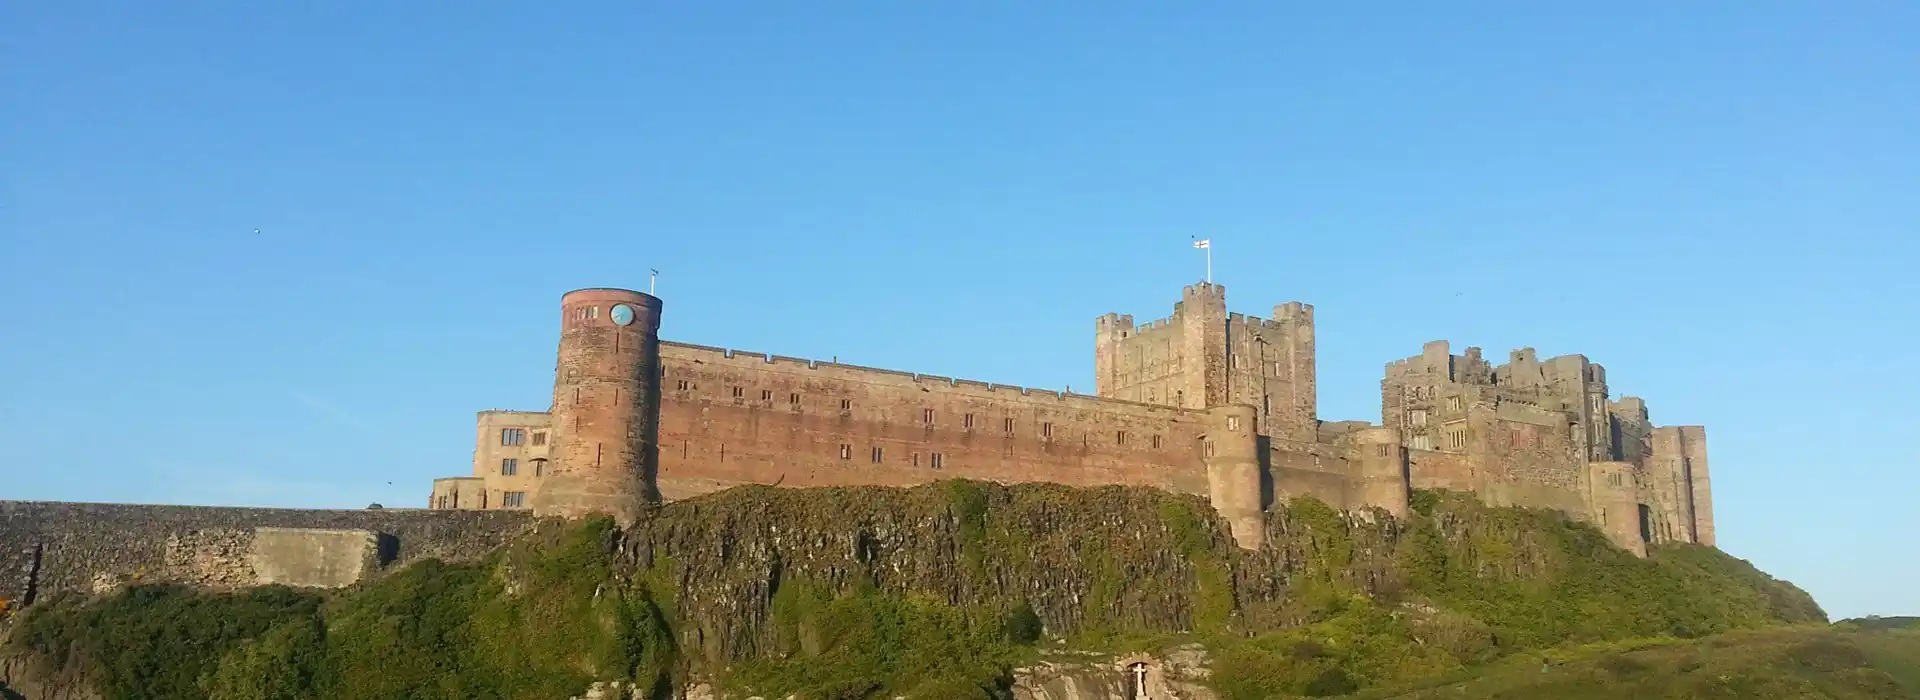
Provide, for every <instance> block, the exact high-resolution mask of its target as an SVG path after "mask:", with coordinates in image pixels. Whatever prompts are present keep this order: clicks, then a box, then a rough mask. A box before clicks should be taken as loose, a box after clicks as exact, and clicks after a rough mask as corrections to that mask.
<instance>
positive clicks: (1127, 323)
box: [429, 283, 1713, 552]
mask: <svg viewBox="0 0 1920 700" xmlns="http://www.w3.org/2000/svg"><path fill="white" fill-rule="evenodd" d="M562 306H563V310H562V316H563V319H562V326H563V334H562V340H561V345H560V352H561V358H560V361H559V362H558V363H557V367H556V373H555V375H556V376H555V395H554V406H553V410H552V411H551V412H532V411H485V412H482V413H481V414H480V415H479V420H478V423H477V427H478V430H477V438H478V442H477V443H476V447H475V450H474V468H473V473H472V475H471V476H463V477H450V478H446V479H439V480H436V481H435V483H434V487H433V492H432V495H431V497H430V501H429V504H430V507H432V508H435V509H457V510H466V509H509V510H511V509H519V508H527V507H532V508H534V509H535V510H536V511H541V512H547V513H550V514H557V515H577V514H579V513H583V512H612V513H614V514H615V515H620V516H625V515H627V514H628V513H630V512H631V509H630V508H629V507H626V506H621V507H613V506H610V505H607V504H608V503H612V502H613V501H618V500H621V499H633V501H634V502H635V503H638V502H642V501H651V500H657V499H667V500H677V499H684V498H689V497H693V496H697V495H700V494H704V493H711V492H713V491H717V490H720V489H725V488H729V487H732V486H736V485H742V484H766V485H776V486H787V487H812V486H850V485H895V486H909V485H914V484H920V483H926V482H930V481H935V480H939V479H948V478H969V479H981V480H989V481H997V482H1003V483H1013V482H1030V481H1041V482H1054V483H1062V484H1069V485H1080V486H1095V485H1107V484H1125V485H1144V486H1153V487H1157V488H1161V489H1165V490H1168V491H1173V492H1178V493H1189V494H1195V495H1201V496H1206V497H1208V498H1209V499H1210V500H1211V501H1212V503H1213V504H1214V507H1215V508H1216V509H1218V510H1219V511H1220V512H1221V514H1222V516H1223V517H1224V518H1226V520H1227V521H1228V522H1229V523H1230V524H1232V525H1233V530H1234V536H1235V539H1236V540H1238V541H1239V542H1240V543H1241V544H1242V546H1246V547H1255V546H1257V543H1258V542H1259V541H1260V540H1261V533H1260V532H1259V528H1260V527H1261V525H1260V523H1261V522H1262V521H1261V513H1263V512H1264V511H1265V510H1266V508H1267V507H1268V506H1269V505H1271V504H1272V503H1274V502H1275V501H1277V500H1285V499H1289V498H1295V497H1299V496H1313V497H1315V498H1317V499H1319V500H1321V501H1324V502H1326V503H1328V504H1330V505H1333V506H1335V507H1338V508H1343V509H1348V510H1364V509H1370V508H1380V509H1384V510H1386V511H1388V512H1391V513H1394V514H1403V513H1404V512H1405V510H1406V508H1407V503H1408V494H1409V490H1410V489H1413V488H1439V489H1453V490H1459V491H1467V492H1473V493H1476V494H1479V495H1480V496H1481V497H1482V498H1484V499H1485V500H1487V501H1488V502H1491V503H1494V504H1496V505H1520V506H1535V507H1546V508H1555V509H1559V510H1562V511H1564V512H1566V513H1568V514H1569V515H1570V516H1571V517H1574V518H1576V519H1581V520H1587V521H1591V522H1594V523H1595V524H1596V525H1598V526H1600V527H1601V529H1603V530H1604V531H1606V532H1607V533H1608V534H1609V536H1610V537H1612V538H1613V539H1614V540H1615V541H1616V543H1618V544H1620V545H1621V546H1622V547H1624V548H1627V549H1629V550H1632V551H1635V552H1644V550H1645V544H1646V543H1649V542H1700V543H1704V544H1712V543H1713V535H1712V533H1713V525H1712V506H1711V497H1710V490H1709V489H1708V483H1707V471H1706V447H1705V444H1706V443H1705V434H1704V431H1703V429H1701V428H1699V427H1698V426H1682V427H1672V428H1665V427H1654V426H1652V425H1651V423H1649V422H1648V421H1647V418H1646V410H1645V404H1644V403H1643V402H1642V401H1641V400H1640V399H1637V398H1633V397H1621V398H1620V399H1619V400H1618V401H1610V400H1609V396H1608V389H1607V384H1606V372H1605V370H1604V368H1602V367H1601V366H1600V365H1598V364H1594V363H1591V362H1589V361H1587V359H1586V358H1584V357H1582V356H1578V355H1570V356H1563V357H1556V358H1551V359H1548V360H1546V361H1545V362H1541V361H1539V360H1537V359H1536V358H1535V357H1534V351H1533V350H1532V349H1522V350H1518V351H1515V352H1514V353H1513V354H1512V356H1511V358H1510V360H1509V362H1508V363H1506V364H1502V365H1498V366H1495V365H1492V364H1490V363H1488V362H1486V361H1485V360H1484V359H1482V358H1481V357H1480V354H1479V353H1480V351H1479V349H1477V348H1472V349H1469V350H1468V351H1467V354H1466V355H1465V356H1454V355H1451V354H1450V352H1449V350H1448V345H1447V344H1446V343H1445V342H1444V341H1441V342H1435V343H1429V344H1428V345H1427V347H1426V348H1425V350H1424V351H1423V353H1422V354H1421V355H1419V356H1416V357H1413V358H1409V359H1406V360H1400V361H1396V362H1393V363H1391V364H1389V365H1388V366H1387V373H1386V378H1385V379H1384V380H1383V381H1382V383H1381V396H1382V423H1381V424H1380V425H1372V424H1368V423H1365V422H1361V421H1345V422H1327V421H1322V420H1320V418H1319V415H1318V408H1317V394H1316V382H1315V369H1314V362H1315V349H1314V317H1313V307H1312V306H1310V305H1306V304H1302V303H1299V302H1289V303H1285V304H1280V305H1277V306H1275V307H1273V315H1272V317H1271V318H1266V319H1263V318H1258V317H1253V316H1246V315H1243V314H1239V313H1231V312H1229V311H1228V310H1227V302H1226V289H1225V288H1224V287H1222V286H1220V285H1216V284H1211V283H1201V284H1195V285H1191V286H1188V287H1186V288H1185V289H1183V290H1182V293H1181V298H1180V301H1179V302H1178V303H1176V304H1175V305H1174V308H1173V314H1172V315H1171V316H1169V317H1167V318H1164V319H1160V320H1155V321H1150V322H1147V323H1135V322H1134V319H1133V317H1131V316H1127V315H1121V314H1107V315H1105V316H1102V317H1100V318H1099V319H1097V320H1096V322H1095V339H1094V368H1095V377H1096V382H1095V393H1094V395H1083V394H1072V393H1066V392H1058V391H1049V390H1038V389H1029V388H1024V387H1017V386H1009V385H1004V384H994V383H990V382H982V381H975V380H969V379H954V378H950V377H940V376H933V375H924V374H916V373H910V372H900V371H894V370H885V369H876V368H871V367H862V366H857V365H849V364H842V363H839V362H823V361H818V360H808V359H802V358H795V357H785V356H780V355H769V354H764V353H758V352H745V351H739V350H731V349H726V348H717V347H709V346H702V345H693V344H687V343H679V342H671V341H664V340H659V339H658V338H657V335H656V332H655V329H656V328H657V327H658V324H659V322H660V319H661V304H660V300H658V299H656V298H654V297H652V296H650V295H645V294H640V293H638V292H628V291H625V290H606V289H589V290H580V291H576V292H571V293H569V294H567V295H566V296H565V297H564V298H563V302H562ZM549 445H566V446H568V447H566V448H565V449H566V451H565V452H564V453H561V452H558V451H557V450H559V449H560V448H557V447H556V448H549V447H548V446H549ZM549 449H553V450H556V451H554V452H549ZM554 474H580V475H586V476H585V477H584V478H587V479H588V482H586V483H590V484H599V485H601V486H595V487H594V488H596V489H598V490H597V491H594V492H593V494H594V495H592V496H591V498H590V499H589V500H592V501H593V503H598V504H599V505H586V506H580V507H572V506H569V507H567V508H561V507H554V508H551V509H548V510H545V511H542V507H541V506H539V505H537V503H540V502H553V500H552V499H551V498H546V499H543V498H542V497H540V496H539V494H540V493H541V492H542V490H543V489H553V488H554V487H553V485H552V483H551V482H552V478H551V477H552V475H554ZM571 492H574V493H579V489H578V487H572V491H571ZM621 494H626V495H621ZM570 498H573V499H574V501H576V502H580V503H585V501H581V500H580V499H579V497H577V496H576V497H570ZM602 501H604V502H605V503H602ZM574 511H578V512H574Z"/></svg>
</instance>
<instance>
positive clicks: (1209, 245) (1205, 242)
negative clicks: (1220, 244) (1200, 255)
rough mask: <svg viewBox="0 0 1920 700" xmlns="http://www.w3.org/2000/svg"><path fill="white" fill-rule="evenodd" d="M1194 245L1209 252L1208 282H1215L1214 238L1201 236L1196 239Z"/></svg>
mask: <svg viewBox="0 0 1920 700" xmlns="http://www.w3.org/2000/svg"><path fill="white" fill-rule="evenodd" d="M1193 247H1195V248H1199V249H1201V250H1204V251H1206V252H1207V284H1213V239H1211V238H1201V239H1198V240H1195V241H1194V242H1193Z"/></svg>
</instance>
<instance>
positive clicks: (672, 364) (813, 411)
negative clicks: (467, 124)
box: [658, 341, 1207, 500]
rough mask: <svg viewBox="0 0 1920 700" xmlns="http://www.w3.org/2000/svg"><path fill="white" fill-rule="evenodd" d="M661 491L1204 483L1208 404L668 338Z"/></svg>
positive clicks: (1191, 487) (1196, 487)
mask: <svg viewBox="0 0 1920 700" xmlns="http://www.w3.org/2000/svg"><path fill="white" fill-rule="evenodd" d="M660 358H661V366H662V378H661V402H660V403H661V408H660V468H659V473H658V484H659V489H660V492H661V495H662V496H663V497H665V498H667V499H669V500H673V499H680V498H687V497H690V496H695V495H699V494H702V493H709V492H712V491H716V490H719V489H723V488H727V487H729V486H734V485H738V484H778V485H781V486H795V487H808V486H850V485H867V484H871V485H883V486H908V485H913V484H921V483H926V482H929V481H935V480H939V479H951V478H969V479H982V480H989V481H997V482H1002V483H1016V482H1023V481H1045V482H1053V483H1061V484H1069V485H1077V486H1096V485H1106V484H1137V485H1148V486H1156V487H1159V488H1163V489H1166V490H1169V491H1174V492H1177V493H1190V494H1199V495H1204V494H1206V493H1207V480H1206V479H1207V474H1206V468H1205V465H1204V456H1203V450H1204V446H1203V442H1202V436H1203V435H1204V434H1205V432H1206V427H1205V414H1204V413H1203V412H1201V411H1192V410H1185V409H1179V408H1173V407H1168V406H1154V405H1149V404H1145V403H1136V402H1129V401H1117V400H1109V399H1101V398H1097V397H1092V396H1084V395H1077V394H1066V393H1061V392H1054V391H1043V390H1034V389H1026V388H1022V387H1015V386H1007V385H1001V384H989V383H986V382H978V381H971V380H965V379H958V380H956V379H951V378H947V377H937V376H930V375H918V374H911V373H906V372H896V371H890V370H882V369H874V368H870V367H860V366H855V365H845V364H838V363H832V362H818V361H812V360H805V359H800V358H792V357H781V356H768V355H763V354H759V353H748V352H741V351H733V350H726V349H722V348H714V347H705V346H699V345H688V344H683V343H672V342H664V341H663V342H661V343H660Z"/></svg>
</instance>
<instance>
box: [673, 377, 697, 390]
mask: <svg viewBox="0 0 1920 700" xmlns="http://www.w3.org/2000/svg"><path fill="white" fill-rule="evenodd" d="M677 386H678V387H679V389H680V390H681V391H686V390H688V389H692V388H693V385H692V384H690V383H688V382H687V380H685V379H682V380H680V383H679V384H678V385H677Z"/></svg>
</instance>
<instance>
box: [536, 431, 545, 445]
mask: <svg viewBox="0 0 1920 700" xmlns="http://www.w3.org/2000/svg"><path fill="white" fill-rule="evenodd" d="M545 444H547V431H545V430H536V431H533V446H534V447H539V446H541V445H545Z"/></svg>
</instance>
